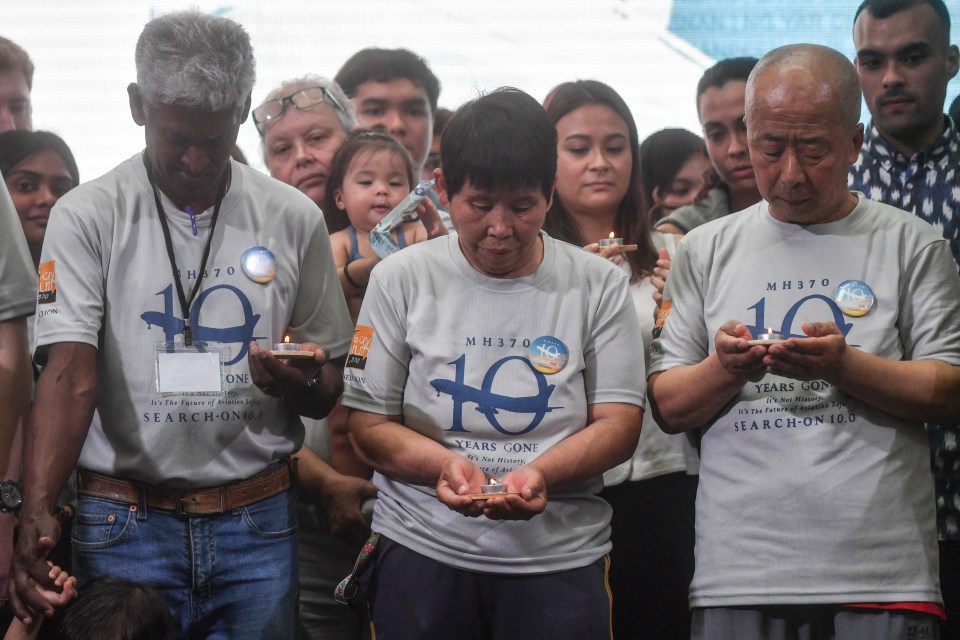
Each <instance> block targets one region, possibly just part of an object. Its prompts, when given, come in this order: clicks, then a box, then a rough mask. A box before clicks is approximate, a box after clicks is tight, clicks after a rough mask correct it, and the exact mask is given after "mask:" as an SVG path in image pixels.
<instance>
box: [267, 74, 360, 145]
mask: <svg viewBox="0 0 960 640" xmlns="http://www.w3.org/2000/svg"><path fill="white" fill-rule="evenodd" d="M309 87H321V88H323V89H326V90H327V91H329V92H330V95H332V96H333V97H334V98H335V99H336V101H337V102H339V103H340V106H341V107H343V108H342V109H338V108H337V105H335V104H331V105H330V106H331V107H332V108H333V112H334V113H335V114H337V122H339V123H340V126H341V127H343V130H344V131H350V130H351V129H353V128H354V127H355V126H357V116H356V113H355V111H354V109H353V101H352V100H351V99H350V98H348V97H347V94H345V93H344V92H343V89H341V88H340V85H339V84H337V82H336V81H335V80H330V79H329V78H324V77H323V76H318V75H317V74H315V73H308V74H307V75H305V76H301V77H299V78H294V79H293V80H284V81H283V82H281V83H280V86H278V87H277V88H275V89H273V90H272V91H271V92H270V93H268V94H267V96H266V97H265V98H264V99H263V102H267V101H268V100H276V99H278V98H281V97H283V96H289V95H290V94H293V93H296V92H297V91H300V90H301V89H307V88H309ZM269 126H270V123H269V122H268V123H267V126H266V127H264V131H266V129H267V127H269ZM260 137H261V138H262V137H263V134H262V133H261V134H260Z"/></svg>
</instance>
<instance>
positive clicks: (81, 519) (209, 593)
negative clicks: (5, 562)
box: [72, 491, 297, 640]
mask: <svg viewBox="0 0 960 640" xmlns="http://www.w3.org/2000/svg"><path fill="white" fill-rule="evenodd" d="M295 500H296V498H295V497H294V495H293V492H292V491H285V492H283V493H280V494H277V495H275V496H273V497H270V498H266V499H264V500H261V501H260V502H257V503H255V504H252V505H249V506H247V507H243V508H240V509H235V510H233V511H232V512H229V513H223V514H219V515H212V516H194V517H185V516H179V515H177V514H176V513H175V512H172V511H164V510H160V509H148V508H147V507H146V505H145V504H142V503H141V504H127V503H122V502H114V501H111V500H104V499H101V498H92V497H89V496H83V495H81V496H80V498H79V503H78V508H77V517H76V520H75V521H74V525H73V537H72V543H73V569H74V572H75V574H76V576H77V579H78V582H79V586H80V588H82V586H83V584H84V583H85V582H88V581H90V580H93V579H95V578H98V577H101V576H106V575H113V576H120V577H123V578H126V579H128V580H131V581H133V582H137V583H141V584H145V585H149V586H152V587H153V588H155V589H156V590H157V591H159V592H160V593H161V594H162V595H163V597H164V599H165V600H166V602H167V605H168V606H169V607H170V612H171V614H172V615H173V619H174V620H175V622H176V624H177V625H178V627H179V629H180V633H181V634H182V637H184V638H189V639H191V640H192V639H194V638H211V639H213V638H216V639H221V638H222V639H224V640H227V639H229V640H246V639H250V640H259V639H261V638H263V639H267V638H269V639H274V638H293V637H294V636H295V634H296V626H297V563H296V557H297V541H296V536H295V535H294V534H295V532H296V530H297V516H296V505H295Z"/></svg>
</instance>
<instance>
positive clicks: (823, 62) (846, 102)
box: [745, 44, 862, 127]
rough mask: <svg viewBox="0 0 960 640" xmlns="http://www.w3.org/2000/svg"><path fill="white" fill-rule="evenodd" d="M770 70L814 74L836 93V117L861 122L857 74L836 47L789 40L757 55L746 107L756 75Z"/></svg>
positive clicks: (852, 124)
mask: <svg viewBox="0 0 960 640" xmlns="http://www.w3.org/2000/svg"><path fill="white" fill-rule="evenodd" d="M771 71H774V72H777V73H780V74H785V73H788V72H791V71H803V72H805V73H806V74H807V75H808V76H809V77H811V78H816V80H817V81H818V82H820V83H821V87H822V90H827V91H829V93H830V94H833V95H836V96H837V105H838V106H839V107H840V109H839V111H838V112H837V118H838V121H839V122H841V123H842V124H843V125H844V126H850V127H855V126H856V125H857V123H859V122H860V103H861V99H862V98H861V93H860V76H859V75H858V74H857V69H856V67H854V66H853V63H852V62H850V60H848V59H847V57H846V56H844V55H843V54H842V53H840V52H839V51H835V50H834V49H831V48H829V47H824V46H820V45H816V44H790V45H786V46H783V47H778V48H777V49H774V50H773V51H770V52H769V53H767V54H766V55H765V56H763V57H762V58H760V62H758V63H757V66H756V67H754V69H753V71H752V72H751V73H750V77H749V78H748V79H747V88H746V100H745V101H746V105H747V110H749V109H750V105H751V104H752V103H753V97H754V90H755V88H756V83H757V79H758V78H760V77H761V76H763V75H764V74H766V73H767V72H771Z"/></svg>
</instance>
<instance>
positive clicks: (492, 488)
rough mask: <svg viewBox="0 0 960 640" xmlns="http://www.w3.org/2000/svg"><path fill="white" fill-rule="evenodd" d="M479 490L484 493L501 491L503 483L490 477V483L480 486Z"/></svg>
mask: <svg viewBox="0 0 960 640" xmlns="http://www.w3.org/2000/svg"><path fill="white" fill-rule="evenodd" d="M480 492H481V493H483V494H485V495H490V494H494V493H503V485H502V484H500V483H498V482H497V481H496V479H494V478H490V484H485V485H483V486H482V487H480Z"/></svg>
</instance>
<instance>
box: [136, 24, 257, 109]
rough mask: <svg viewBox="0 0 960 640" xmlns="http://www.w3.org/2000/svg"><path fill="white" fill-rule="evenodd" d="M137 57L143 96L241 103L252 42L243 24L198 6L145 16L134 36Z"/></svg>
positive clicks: (202, 104)
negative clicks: (203, 11) (196, 7)
mask: <svg viewBox="0 0 960 640" xmlns="http://www.w3.org/2000/svg"><path fill="white" fill-rule="evenodd" d="M136 63H137V85H138V87H139V90H140V95H141V97H142V98H143V100H144V101H145V102H147V103H152V104H157V103H161V104H178V105H182V106H186V107H197V108H201V109H204V110H207V111H220V110H223V109H228V108H231V107H235V108H240V107H242V106H243V105H244V104H245V103H246V101H247V99H248V98H249V96H250V93H251V91H252V90H253V83H254V80H255V78H256V68H255V67H256V62H255V61H254V58H253V46H252V45H251V44H250V36H249V35H248V34H247V32H246V31H245V30H244V29H243V27H241V26H240V25H239V24H237V23H236V22H234V21H232V20H229V19H227V18H223V17H220V16H213V15H208V14H205V13H201V12H199V11H178V12H175V13H168V14H166V15H163V16H160V17H159V18H155V19H153V20H151V21H150V22H148V23H147V25H146V26H145V27H144V29H143V33H141V34H140V39H139V40H138V41H137V52H136Z"/></svg>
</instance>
